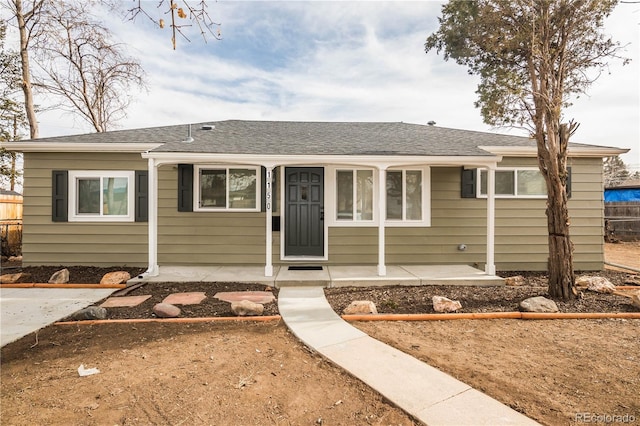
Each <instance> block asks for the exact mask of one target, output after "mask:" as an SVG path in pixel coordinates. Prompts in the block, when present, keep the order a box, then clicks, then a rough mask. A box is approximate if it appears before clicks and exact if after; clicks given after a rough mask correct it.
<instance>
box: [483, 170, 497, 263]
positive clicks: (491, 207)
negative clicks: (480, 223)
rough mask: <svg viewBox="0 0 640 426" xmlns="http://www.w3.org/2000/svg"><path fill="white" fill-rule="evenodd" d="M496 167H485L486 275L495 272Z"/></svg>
mask: <svg viewBox="0 0 640 426" xmlns="http://www.w3.org/2000/svg"><path fill="white" fill-rule="evenodd" d="M495 181H496V169H495V167H494V166H490V167H489V168H488V169H487V262H486V265H485V267H484V271H485V273H487V274H488V275H495V274H496V265H495V253H494V251H495V230H496V229H495V228H496V197H495V192H496V184H495Z"/></svg>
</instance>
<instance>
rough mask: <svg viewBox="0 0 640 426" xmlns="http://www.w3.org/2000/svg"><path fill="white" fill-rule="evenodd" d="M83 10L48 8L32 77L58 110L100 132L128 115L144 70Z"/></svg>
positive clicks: (66, 6) (65, 6)
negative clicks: (58, 105)
mask: <svg viewBox="0 0 640 426" xmlns="http://www.w3.org/2000/svg"><path fill="white" fill-rule="evenodd" d="M86 9H87V6H86V3H75V4H71V3H65V2H61V3H56V4H52V5H50V7H49V8H47V10H46V15H47V23H48V24H47V27H46V28H42V29H41V31H43V32H46V38H45V37H41V38H39V41H38V44H37V47H36V49H35V51H36V55H35V60H36V62H37V65H38V77H36V80H37V85H38V87H39V88H42V89H43V90H45V91H46V92H47V93H50V94H53V95H55V96H58V97H59V98H60V99H61V100H62V102H61V107H62V108H64V109H66V110H68V111H70V112H71V113H74V114H76V115H78V116H79V117H81V118H82V119H84V120H85V121H87V122H88V123H90V124H91V125H92V126H93V127H94V129H95V130H96V131H97V132H104V131H107V130H109V129H110V128H112V127H113V126H114V124H115V122H116V121H118V120H119V119H121V118H124V117H125V116H126V108H127V106H128V105H129V103H130V100H131V97H130V93H131V91H132V90H131V89H133V88H142V87H144V81H143V75H144V72H143V70H142V67H141V65H140V63H139V62H138V61H137V60H135V59H134V58H132V57H127V56H126V55H125V54H124V53H123V50H124V46H123V45H122V44H118V43H115V42H113V41H112V40H111V33H110V31H109V30H108V29H107V28H106V27H104V26H103V25H101V24H100V23H99V22H97V21H95V20H94V19H92V17H91V14H90V13H89V12H88V10H86Z"/></svg>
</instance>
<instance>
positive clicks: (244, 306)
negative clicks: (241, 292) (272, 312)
mask: <svg viewBox="0 0 640 426" xmlns="http://www.w3.org/2000/svg"><path fill="white" fill-rule="evenodd" d="M231 312H233V313H234V315H237V316H239V317H245V316H256V315H262V313H263V312H264V305H262V304H260V303H254V302H251V301H249V300H240V301H239V302H231Z"/></svg>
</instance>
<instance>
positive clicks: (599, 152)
mask: <svg viewBox="0 0 640 426" xmlns="http://www.w3.org/2000/svg"><path fill="white" fill-rule="evenodd" d="M478 148H480V149H484V150H485V151H487V152H490V153H492V154H495V155H501V156H504V157H537V156H538V148H537V147H530V146H479V147H478ZM627 152H629V149H628V148H612V147H604V146H589V147H587V146H579V147H571V146H570V147H569V148H568V149H567V155H568V156H569V157H591V158H604V157H615V156H616V155H620V154H625V153H627Z"/></svg>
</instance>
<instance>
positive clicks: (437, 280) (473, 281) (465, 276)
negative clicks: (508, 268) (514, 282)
mask: <svg viewBox="0 0 640 426" xmlns="http://www.w3.org/2000/svg"><path fill="white" fill-rule="evenodd" d="M402 268H403V269H404V270H406V271H407V272H409V273H410V274H413V275H415V276H416V277H418V278H419V279H420V284H421V285H452V284H455V285H474V286H498V285H504V279H503V278H500V277H498V276H496V275H488V274H487V273H486V272H484V271H482V270H480V269H476V268H474V267H472V266H469V265H403V266H402Z"/></svg>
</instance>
